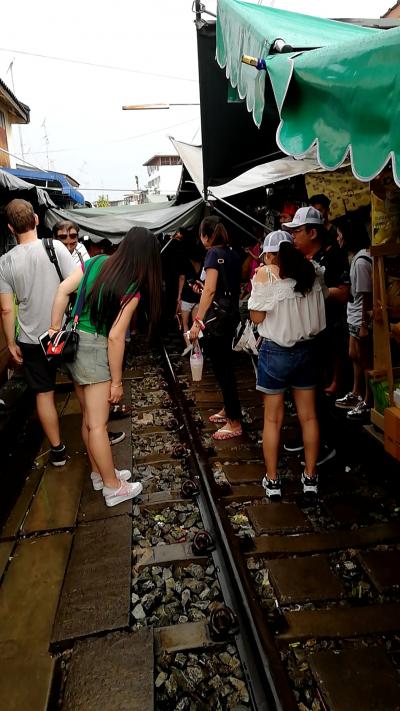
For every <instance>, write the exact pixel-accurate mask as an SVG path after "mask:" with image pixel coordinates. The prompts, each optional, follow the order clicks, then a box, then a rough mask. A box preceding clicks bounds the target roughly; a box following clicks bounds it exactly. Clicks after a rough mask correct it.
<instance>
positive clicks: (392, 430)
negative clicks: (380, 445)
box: [384, 407, 400, 462]
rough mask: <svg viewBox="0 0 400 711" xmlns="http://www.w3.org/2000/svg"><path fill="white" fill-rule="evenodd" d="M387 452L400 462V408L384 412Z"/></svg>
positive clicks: (388, 409)
mask: <svg viewBox="0 0 400 711" xmlns="http://www.w3.org/2000/svg"><path fill="white" fill-rule="evenodd" d="M384 437H385V451H386V452H387V453H388V454H391V455H392V457H394V458H395V459H397V460H398V461H399V462H400V407H387V408H386V410H385V412H384Z"/></svg>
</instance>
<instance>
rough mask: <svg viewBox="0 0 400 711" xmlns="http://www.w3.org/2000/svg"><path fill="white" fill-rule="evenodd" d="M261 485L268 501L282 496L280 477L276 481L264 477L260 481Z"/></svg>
mask: <svg viewBox="0 0 400 711" xmlns="http://www.w3.org/2000/svg"><path fill="white" fill-rule="evenodd" d="M262 485H263V487H264V489H265V493H266V495H267V496H268V498H269V499H271V498H273V497H275V496H282V488H281V480H280V477H278V478H277V479H268V478H267V477H266V476H265V477H264V479H263V480H262Z"/></svg>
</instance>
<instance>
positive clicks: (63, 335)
mask: <svg viewBox="0 0 400 711" xmlns="http://www.w3.org/2000/svg"><path fill="white" fill-rule="evenodd" d="M96 259H97V257H96ZM96 259H93V261H91V262H90V264H89V266H88V268H87V270H86V273H85V275H84V277H83V282H82V286H81V288H80V291H79V296H78V299H77V304H76V308H75V314H74V320H73V323H72V327H71V328H66V327H64V328H61V329H60V330H59V331H57V333H54V335H53V336H52V337H51V339H50V342H49V344H48V346H47V351H46V355H47V357H48V358H51V359H53V358H57V360H60V361H63V363H73V362H74V360H75V358H76V354H77V352H78V347H79V333H78V331H77V327H78V322H79V317H80V315H81V313H82V309H83V305H84V303H85V297H86V285H87V280H88V277H89V273H90V270H91V268H92V266H93V264H94V262H95V261H96Z"/></svg>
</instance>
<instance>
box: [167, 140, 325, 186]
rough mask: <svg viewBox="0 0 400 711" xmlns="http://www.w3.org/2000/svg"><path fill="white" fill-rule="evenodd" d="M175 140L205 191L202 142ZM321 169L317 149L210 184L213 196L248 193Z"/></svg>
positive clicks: (194, 176) (188, 169)
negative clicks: (304, 154)
mask: <svg viewBox="0 0 400 711" xmlns="http://www.w3.org/2000/svg"><path fill="white" fill-rule="evenodd" d="M171 141H172V144H173V146H174V148H175V150H176V151H177V153H179V156H180V157H181V160H182V163H183V164H184V165H185V167H186V169H187V171H188V172H189V173H190V175H191V177H192V179H193V181H194V183H195V184H196V187H197V189H198V191H199V193H200V194H201V195H204V185H203V154H202V148H201V146H193V145H191V144H190V143H183V141H177V140H175V139H174V138H172V137H171ZM317 171H319V172H321V171H322V169H321V167H320V165H319V164H318V161H317V159H316V155H315V153H310V155H309V156H308V157H306V158H301V159H299V160H296V159H295V158H291V157H290V156H285V157H283V158H279V159H278V160H272V161H270V162H269V163H262V164H261V165H257V166H256V167H255V168H250V170H246V172H245V173H242V175H239V176H238V177H237V178H234V179H233V180H230V181H229V182H228V183H224V184H223V185H218V186H215V187H209V188H208V190H209V195H210V198H212V197H215V198H226V197H231V196H232V195H238V194H239V193H245V192H247V191H248V190H255V189H256V188H262V187H263V186H267V185H272V183H277V182H279V181H280V180H286V179H287V178H293V177H295V176H296V175H305V174H306V173H313V172H317Z"/></svg>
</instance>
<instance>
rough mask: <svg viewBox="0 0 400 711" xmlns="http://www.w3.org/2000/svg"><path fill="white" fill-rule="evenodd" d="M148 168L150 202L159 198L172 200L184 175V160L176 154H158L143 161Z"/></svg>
mask: <svg viewBox="0 0 400 711" xmlns="http://www.w3.org/2000/svg"><path fill="white" fill-rule="evenodd" d="M143 165H144V166H145V167H146V168H147V174H148V176H149V180H148V183H147V186H146V187H147V190H148V197H149V202H152V201H157V200H167V199H169V200H172V199H173V198H174V197H175V195H176V193H177V191H178V187H179V183H180V179H181V175H182V161H181V159H180V157H179V156H178V155H176V154H174V155H162V154H156V155H154V156H153V157H152V158H150V160H148V161H146V162H145V163H143Z"/></svg>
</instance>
